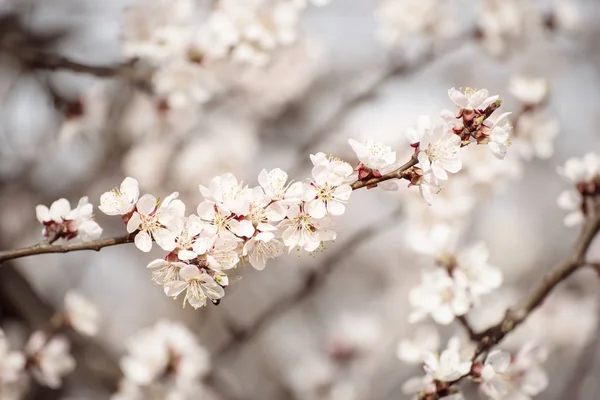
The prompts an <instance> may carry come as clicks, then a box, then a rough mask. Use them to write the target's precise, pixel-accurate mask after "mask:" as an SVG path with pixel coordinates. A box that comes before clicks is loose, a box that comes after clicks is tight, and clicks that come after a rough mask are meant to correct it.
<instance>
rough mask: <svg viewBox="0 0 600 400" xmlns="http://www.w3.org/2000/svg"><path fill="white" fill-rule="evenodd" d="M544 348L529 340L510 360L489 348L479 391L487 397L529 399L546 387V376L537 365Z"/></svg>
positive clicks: (541, 357) (544, 358) (541, 360)
mask: <svg viewBox="0 0 600 400" xmlns="http://www.w3.org/2000/svg"><path fill="white" fill-rule="evenodd" d="M546 357H547V351H546V350H545V349H544V348H541V347H539V346H537V345H535V344H533V343H531V342H529V343H527V344H525V345H524V346H523V347H522V348H521V350H520V351H519V352H518V353H517V354H516V355H515V357H514V359H512V360H511V359H510V357H509V355H508V354H506V353H503V352H500V351H492V352H491V353H490V354H489V355H488V358H487V359H486V361H485V363H484V367H483V369H482V371H481V378H482V379H483V381H484V383H483V384H482V385H481V388H480V390H481V392H482V394H484V395H486V396H487V397H488V398H489V399H492V400H500V399H519V400H530V399H531V398H532V397H533V396H536V395H538V394H540V393H541V392H542V391H543V390H544V389H546V387H548V376H547V375H546V373H545V372H544V370H543V369H542V368H541V367H540V364H541V363H543V362H544V361H545V360H546Z"/></svg>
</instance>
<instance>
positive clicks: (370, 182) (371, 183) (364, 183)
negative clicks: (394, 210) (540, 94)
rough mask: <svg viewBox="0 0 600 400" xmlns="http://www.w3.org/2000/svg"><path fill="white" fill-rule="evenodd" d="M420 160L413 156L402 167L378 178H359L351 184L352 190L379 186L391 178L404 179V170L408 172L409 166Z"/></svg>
mask: <svg viewBox="0 0 600 400" xmlns="http://www.w3.org/2000/svg"><path fill="white" fill-rule="evenodd" d="M418 162H419V161H418V160H417V157H415V156H412V157H411V158H410V160H408V162H407V163H406V164H404V165H402V166H401V167H400V168H398V169H396V170H394V171H392V172H389V173H387V174H385V175H382V176H380V177H378V178H371V179H366V180H358V181H356V182H354V183H353V184H351V185H350V186H351V187H352V190H357V189H361V188H364V187H375V186H377V184H378V183H380V182H385V181H389V180H390V179H402V178H403V177H404V172H406V171H407V170H408V169H409V168H411V167H413V166H415V165H416V164H417V163H418Z"/></svg>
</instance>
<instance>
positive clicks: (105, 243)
mask: <svg viewBox="0 0 600 400" xmlns="http://www.w3.org/2000/svg"><path fill="white" fill-rule="evenodd" d="M417 162H418V161H417V158H416V157H414V156H413V157H411V159H410V160H409V161H408V162H407V163H406V164H404V165H402V166H401V167H400V168H398V169H396V170H394V171H392V172H390V173H387V174H385V175H382V176H380V177H378V178H371V179H367V180H358V181H356V182H354V183H352V184H351V185H350V186H351V187H352V189H353V190H357V189H361V188H364V187H375V186H377V184H378V183H380V182H384V181H387V180H390V179H400V178H402V177H403V173H404V172H405V171H406V170H408V169H409V168H411V167H412V166H414V165H415V164H417ZM134 236H135V235H134V234H129V235H126V236H119V237H114V238H108V239H98V240H93V241H91V242H82V243H72V244H69V243H68V244H62V245H53V244H49V243H47V242H41V243H38V244H36V245H34V246H30V247H24V248H21V249H15V250H4V251H0V264H2V263H3V262H4V261H8V260H14V259H17V258H22V257H28V256H34V255H37V254H50V253H69V252H72V251H83V250H94V251H100V250H102V249H103V248H105V247H110V246H116V245H120V244H127V243H133V239H134Z"/></svg>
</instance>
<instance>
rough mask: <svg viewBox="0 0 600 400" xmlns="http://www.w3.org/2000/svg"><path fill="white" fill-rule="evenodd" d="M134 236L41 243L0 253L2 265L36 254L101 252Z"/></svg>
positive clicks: (129, 240) (126, 241)
mask: <svg viewBox="0 0 600 400" xmlns="http://www.w3.org/2000/svg"><path fill="white" fill-rule="evenodd" d="M133 238H134V236H133V234H131V235H127V236H119V237H114V238H108V239H99V240H93V241H91V242H82V243H71V244H45V243H39V244H36V245H35V246H30V247H24V248H21V249H15V250H5V251H0V264H2V263H3V262H5V261H8V260H14V259H17V258H22V257H27V256H33V255H36V254H49V253H69V252H72V251H83V250H94V251H100V250H102V249H103V248H105V247H110V246H117V245H119V244H126V243H132V242H133Z"/></svg>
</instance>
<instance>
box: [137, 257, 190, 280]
mask: <svg viewBox="0 0 600 400" xmlns="http://www.w3.org/2000/svg"><path fill="white" fill-rule="evenodd" d="M187 265H188V264H186V263H184V262H179V261H166V260H163V259H162V258H159V259H157V260H154V261H152V262H150V264H148V266H147V268H148V269H152V270H154V271H152V280H153V281H154V282H156V283H158V284H159V285H164V284H166V283H169V282H172V281H177V280H181V277H180V276H179V271H181V269H182V268H183V267H186V266H187Z"/></svg>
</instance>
